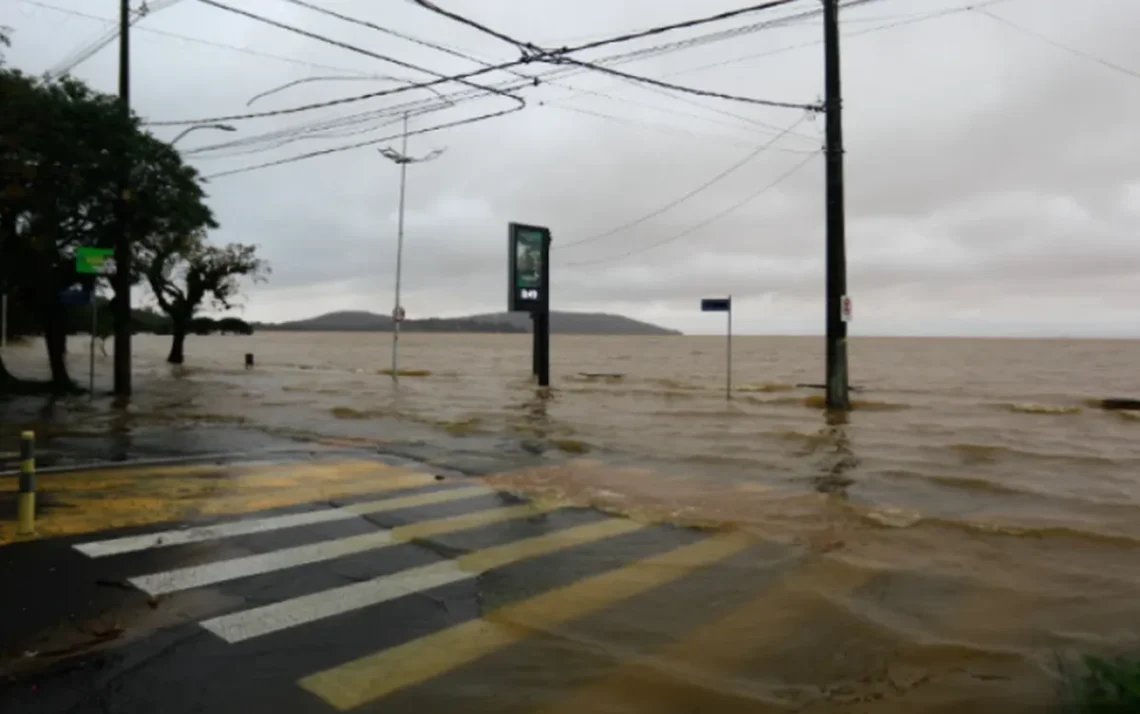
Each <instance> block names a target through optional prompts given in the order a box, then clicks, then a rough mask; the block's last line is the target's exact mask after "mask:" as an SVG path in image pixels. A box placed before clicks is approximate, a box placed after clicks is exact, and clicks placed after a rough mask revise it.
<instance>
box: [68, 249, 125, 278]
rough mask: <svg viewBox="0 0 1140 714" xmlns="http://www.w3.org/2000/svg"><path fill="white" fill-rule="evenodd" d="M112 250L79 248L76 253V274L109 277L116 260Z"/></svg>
mask: <svg viewBox="0 0 1140 714" xmlns="http://www.w3.org/2000/svg"><path fill="white" fill-rule="evenodd" d="M114 255H115V251H114V250H112V249H111V248H79V249H78V250H76V251H75V272H77V273H82V274H84V275H107V274H109V273H110V272H111V271H110V268H111V263H112V261H113V259H114Z"/></svg>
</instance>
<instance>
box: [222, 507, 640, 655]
mask: <svg viewBox="0 0 1140 714" xmlns="http://www.w3.org/2000/svg"><path fill="white" fill-rule="evenodd" d="M642 527H644V526H642V525H641V524H638V523H634V522H633V521H623V520H617V519H614V520H609V521H602V522H601V523H591V524H589V525H585V526H578V527H576V528H569V529H566V530H562V531H558V532H556V533H549V534H547V535H543V536H537V537H534V538H528V539H526V540H522V541H516V542H514V543H509V544H507V545H503V546H498V547H495V548H488V549H487V550H483V551H477V552H475V553H470V554H468V555H466V556H464V557H462V558H460V559H459V560H444V561H441V562H439V563H432V564H431V565H424V566H422V567H419V568H411V569H408V570H401V571H399V572H396V573H392V574H391V575H383V576H381V577H379V578H373V579H372V580H365V581H363V582H359V583H353V584H352V585H345V586H342V587H339V588H335V589H333V590H322V591H320V592H316V593H312V594H310V595H302V596H301V597H297V598H293V599H292V600H284V601H281V602H277V603H273V604H271V605H265V606H263V607H259V608H254V609H252V610H242V611H240V612H235V613H232V614H230V615H223V616H221V617H216V618H214V619H212V620H207V621H206V622H203V623H202V626H203V627H205V628H206V629H207V630H210V631H211V632H213V633H214V634H216V635H218V636H219V637H221V638H222V639H224V640H226V641H227V642H230V643H231V644H232V643H235V642H242V641H244V640H248V639H252V638H254V637H261V636H263V635H268V634H270V633H273V632H278V631H280V630H284V629H288V628H290V627H299V626H302V625H306V624H308V623H310V622H316V621H318V620H323V619H325V618H329V617H335V616H337V615H343V614H344V613H346V612H353V611H355V610H359V609H361V608H365V607H372V606H374V605H379V604H380V603H384V602H388V601H390V600H394V599H396V598H401V597H406V596H408V595H410V594H412V593H418V592H424V591H425V590H431V589H432V588H437V587H441V586H443V585H447V584H449V583H456V582H460V581H462V580H470V579H472V578H474V577H476V576H478V575H479V574H480V573H482V572H485V570H486V569H487V568H494V567H501V566H503V565H507V564H509V563H514V562H517V561H519V560H523V559H526V558H534V557H537V556H539V555H544V554H546V553H553V552H555V551H557V550H561V549H563V548H570V547H572V546H576V545H583V544H585V543H591V542H593V541H597V540H601V539H603V538H610V537H613V536H615V535H619V534H621V533H629V532H631V531H635V530H637V529H639V528H642Z"/></svg>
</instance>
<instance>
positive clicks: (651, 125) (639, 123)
mask: <svg viewBox="0 0 1140 714" xmlns="http://www.w3.org/2000/svg"><path fill="white" fill-rule="evenodd" d="M539 106H542V107H549V108H551V109H557V110H560V111H567V112H571V113H573V114H581V115H583V116H590V117H596V118H598V119H606V120H608V121H612V122H615V123H618V124H625V125H627V126H633V127H637V128H639V129H646V128H648V129H656V130H657V131H662V132H668V133H672V134H681V135H683V136H690V137H693V138H696V139H701V140H708V139H709V138H710V137H711V138H716V139H719V140H721V141H724V142H725V143H730V144H733V145H735V146H740V145H748V146H751V145H752V142H749V141H747V140H746V139H742V138H739V137H729V136H722V135H719V134H714V135H710V134H699V133H697V132H694V131H688V130H686V129H682V128H681V127H676V126H671V125H668V124H662V123H657V122H648V121H646V120H644V119H632V118H630V117H620V116H614V115H613V114H606V113H605V112H599V111H597V110H595V109H584V108H582V107H572V106H569V105H567V104H560V103H558V102H541V103H540V104H539ZM770 151H778V152H781V153H787V154H814V153H816V151H815V150H803V149H785V148H782V147H772V148H771V149H770Z"/></svg>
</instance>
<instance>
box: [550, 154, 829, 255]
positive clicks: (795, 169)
mask: <svg viewBox="0 0 1140 714" xmlns="http://www.w3.org/2000/svg"><path fill="white" fill-rule="evenodd" d="M817 156H819V154H818V153H814V154H811V155H810V156H807V157H805V158H804V159H803V161H800V162H799V163H798V164H796V165H794V166H792V168H790V169H788V170H787V171H785V172H784V173H782V174H780V175H779V176H778V177H776V179H775V180H773V181H772V182H770V183H768V184H765V185H764V187H763V188H761V189H760V190H759V191H756V192H755V193H752V194H750V195H749V196H747V197H745V198H744V199H743V200H741V201H738V202H737V203H734V204H732V205H731V206H729V207H728V208H725V209H724V210H722V211H719V212H717V213H715V214H713V215H712V216H709V217H708V218H706V219H704V220H703V221H701V222H699V223H695V224H693V225H691V226H689V227H688V228H686V229H685V230H683V231H681V232H679V233H675V234H673V235H671V236H669V237H667V238H663V239H661V240H659V241H656V242H653V243H650V244H648V245H645V246H641V247H639V248H635V249H633V250H630V251H627V252H626V253H623V254H622V255H618V256H611V257H609V258H597V259H594V260H580V261H574V262H570V263H565V264H564V265H565V266H566V267H578V266H583V265H600V264H602V263H612V262H613V261H615V260H625V259H626V258H631V257H633V256H635V255H640V254H641V253H647V252H649V251H651V250H655V249H657V248H660V247H661V246H664V245H668V244H669V243H673V242H676V241H678V240H680V239H682V238H684V237H685V236H688V235H692V234H693V233H694V232H696V231H698V230H700V229H701V228H705V227H706V226H709V225H711V224H712V223H715V222H716V221H719V220H720V219H721V218H724V217H725V216H727V215H728V214H730V213H733V212H735V211H738V210H740V209H741V208H743V207H744V206H746V205H748V204H749V203H751V202H752V201H755V200H756V199H757V198H759V197H760V196H762V195H764V194H765V193H767V192H768V191H771V190H772V189H773V188H775V187H776V186H779V185H780V184H781V183H783V182H784V181H786V180H787V179H789V178H790V177H791V176H792V175H793V174H795V173H796V172H798V171H799V170H800V169H802V168H804V167H805V166H807V165H808V164H810V163H811V162H812V160H813V159H815V158H816V157H817Z"/></svg>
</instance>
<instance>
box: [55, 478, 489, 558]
mask: <svg viewBox="0 0 1140 714" xmlns="http://www.w3.org/2000/svg"><path fill="white" fill-rule="evenodd" d="M389 485H390V486H391V488H387V487H386V486H389ZM416 485H419V484H416ZM402 488H406V486H405V485H404V484H403V483H394V484H377V487H376V491H377V492H382V491H387V490H392V491H396V490H400V489H402ZM488 493H493V492H492V491H490V490H488V489H487V488H486V487H484V486H469V487H465V488H454V489H448V490H444V491H433V492H431V493H422V494H415V495H412V496H401V497H398V498H389V499H384V500H380V501H370V502H368V503H357V504H353V505H351V506H345V507H342V508H325V509H321V510H318V511H307V512H305V513H291V514H288V515H283V516H272V517H269V518H259V519H257V520H249V521H234V522H230V523H219V524H216V525H212V526H201V527H196V528H183V529H178V530H169V531H161V532H159V533H147V534H145V535H137V536H126V537H123V538H112V539H110V540H99V541H92V542H90V543H80V544H78V545H76V546H75V549H76V550H78V551H79V552H80V553H83V554H84V555H87V556H90V557H92V558H104V557H106V556H109V555H119V554H121V553H133V552H137V551H140V550H149V549H151V548H166V547H169V546H172V545H184V544H186V543H201V542H203V541H209V540H219V539H222V538H232V537H234V536H240V535H250V534H252V533H266V532H268V531H275V530H282V529H285V528H296V527H299V526H308V525H314V524H316V523H328V522H331V521H342V520H349V519H352V518H358V517H359V516H362V515H367V514H370V513H381V512H384V511H395V510H397V509H400V508H412V507H415V506H426V505H430V504H435V503H446V502H449V501H458V500H462V499H465V498H474V497H476V496H482V495H486V494H488Z"/></svg>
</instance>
